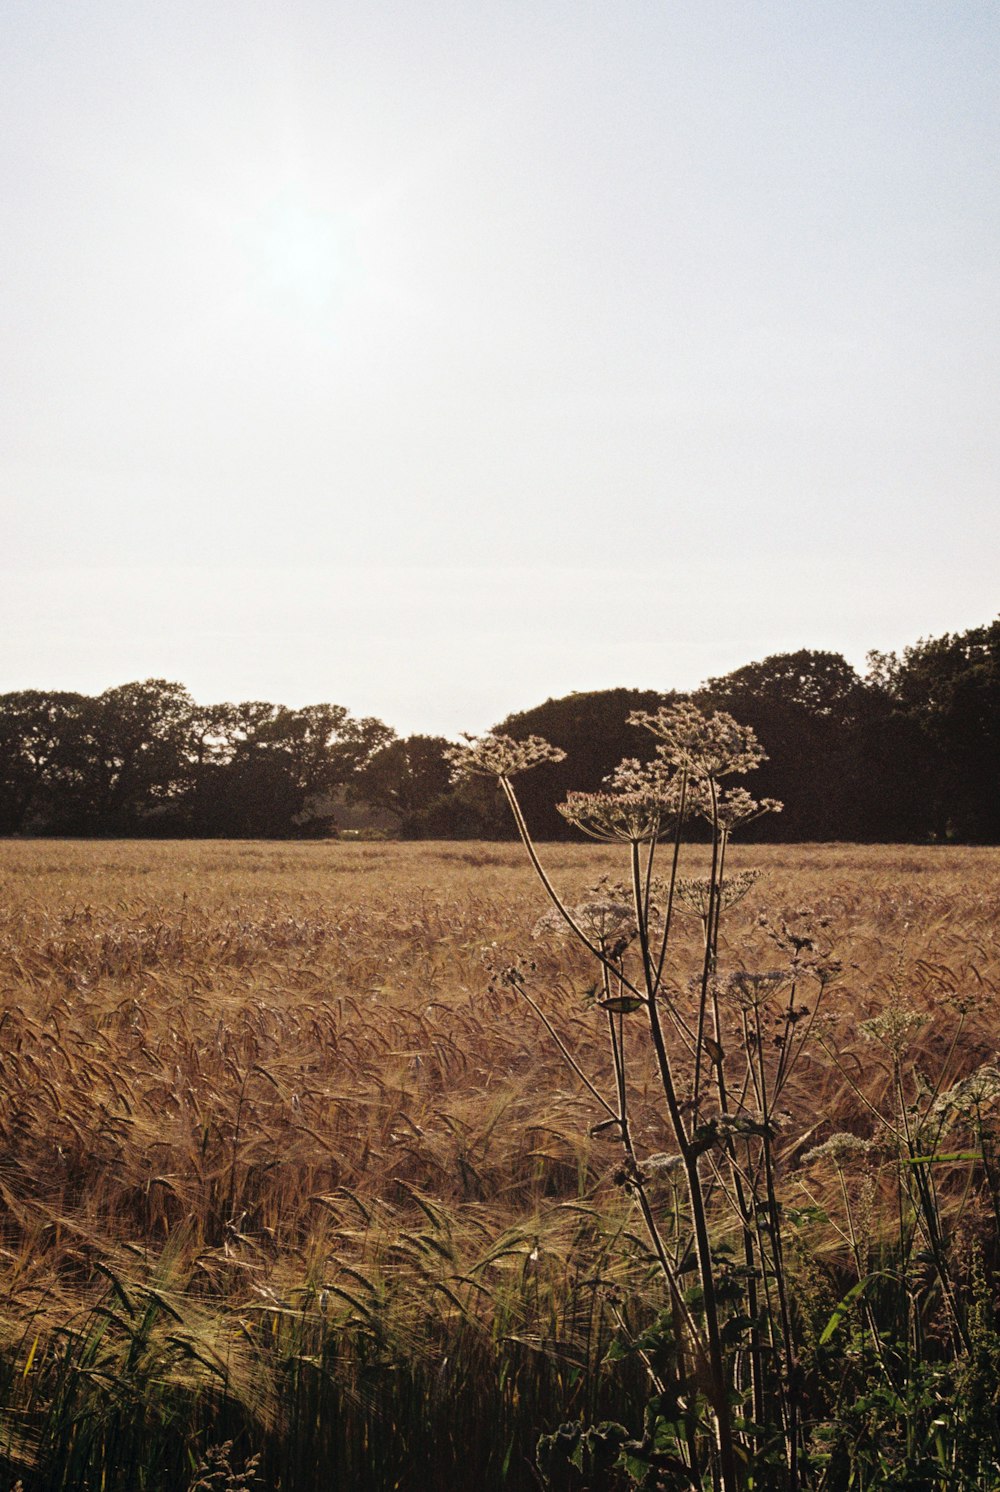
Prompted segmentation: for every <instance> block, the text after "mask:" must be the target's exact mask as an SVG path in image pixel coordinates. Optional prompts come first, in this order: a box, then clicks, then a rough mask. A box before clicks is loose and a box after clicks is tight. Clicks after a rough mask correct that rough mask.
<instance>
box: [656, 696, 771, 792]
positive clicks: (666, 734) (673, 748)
mask: <svg viewBox="0 0 1000 1492" xmlns="http://www.w3.org/2000/svg"><path fill="white" fill-rule="evenodd" d="M628 723H629V725H644V726H645V727H646V729H647V730H651V731H652V732H653V734H654V736H658V737H659V739H660V741H661V742H662V743H663V744H662V745H660V746H658V747H657V752H658V754H659V756H660V759H661V760H662V761H663V762H665V763H666V764H667V765H668V766H671V767H680V768H684V769H686V770H687V772H688V773H689V774H690V775H691V776H692V777H724V776H726V775H727V774H728V773H730V772H750V771H752V770H753V768H754V767H758V766H760V763H761V762H762V761H765V760H766V753H765V752H764V750H763V748H762V747H761V745H760V742H759V741H758V740H757V737H756V735H755V734H754V732H753V731H752V730H751V728H750V726H749V725H738V724H737V722H736V721H735V720H734V719H733V717H732V715H728V714H726V713H725V711H723V710H717V711H716V712H715V714H714V715H710V716H709V715H704V714H703V713H702V712H701V710H699V709H698V707H697V705H693V704H690V703H684V704H678V705H664V706H661V708H660V709H659V710H657V711H656V713H655V714H650V713H649V712H648V711H647V710H633V711H632V713H631V714H630V715H629V717H628Z"/></svg>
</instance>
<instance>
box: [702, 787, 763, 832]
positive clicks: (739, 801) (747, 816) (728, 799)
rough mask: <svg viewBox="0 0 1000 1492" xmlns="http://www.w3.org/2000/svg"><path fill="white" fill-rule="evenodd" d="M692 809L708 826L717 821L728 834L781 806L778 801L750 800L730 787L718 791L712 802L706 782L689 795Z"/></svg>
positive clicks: (744, 793) (740, 790)
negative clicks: (706, 821)
mask: <svg viewBox="0 0 1000 1492" xmlns="http://www.w3.org/2000/svg"><path fill="white" fill-rule="evenodd" d="M690 800H691V807H692V808H693V809H694V811H695V812H696V813H700V814H701V816H702V818H705V819H707V820H708V822H709V823H710V824H711V823H713V822H715V820H716V819H717V820H718V823H719V827H720V828H721V829H725V830H726V831H727V833H732V831H733V830H734V829H735V828H736V827H737V825H739V824H747V823H749V822H750V820H751V819H756V818H760V816H761V814H764V813H780V812H781V810H782V808H783V807H784V804H782V803H779V801H778V799H777V798H761V800H760V802H758V801H757V799H756V798H751V796H750V794H749V793H748V792H747V790H746V788H745V787H732V788H728V789H724V790H722V791H717V792H716V795H715V803H714V804H713V802H712V792H711V789H710V787H709V785H708V783H707V782H696V783H695V784H694V785H693V787H692V789H691V794H690Z"/></svg>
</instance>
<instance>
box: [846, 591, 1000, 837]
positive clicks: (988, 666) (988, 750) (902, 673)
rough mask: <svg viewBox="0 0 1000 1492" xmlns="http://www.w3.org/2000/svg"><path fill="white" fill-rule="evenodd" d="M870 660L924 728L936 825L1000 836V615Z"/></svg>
mask: <svg viewBox="0 0 1000 1492" xmlns="http://www.w3.org/2000/svg"><path fill="white" fill-rule="evenodd" d="M870 662H871V666H872V672H873V676H874V677H875V678H877V679H878V681H879V684H880V686H881V687H882V689H883V690H884V691H885V693H886V694H887V695H888V696H889V698H890V700H891V702H892V707H893V711H894V714H895V716H896V718H897V720H899V721H900V722H902V723H903V724H904V725H908V726H910V727H911V728H915V729H916V731H917V732H919V735H920V738H921V741H922V744H923V748H924V749H923V753H922V754H921V757H920V766H921V773H922V787H923V790H924V795H925V799H926V802H927V815H928V819H929V821H930V822H929V827H931V828H932V830H933V832H934V833H936V834H937V835H939V836H942V837H945V836H953V837H957V838H961V839H972V840H980V841H984V842H986V843H991V844H992V843H997V842H998V841H1000V618H997V620H996V621H994V622H992V623H990V624H989V625H988V626H984V627H973V628H972V629H971V630H969V631H968V632H961V633H945V634H944V636H943V637H937V638H927V639H925V640H923V641H921V642H918V643H916V644H915V645H914V646H913V647H909V648H906V649H904V651H903V653H902V656H899V655H897V654H895V653H873V654H871V656H870Z"/></svg>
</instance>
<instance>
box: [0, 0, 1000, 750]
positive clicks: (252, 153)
mask: <svg viewBox="0 0 1000 1492" xmlns="http://www.w3.org/2000/svg"><path fill="white" fill-rule="evenodd" d="M0 66H2V73H0V77H2V80H3V86H2V88H0V202H2V203H3V229H2V232H0V359H2V373H3V381H2V387H3V390H4V393H3V397H2V399H0V518H2V526H0V692H2V691H7V690H14V689H24V688H45V689H74V690H80V691H83V692H86V693H95V692H99V691H100V690H102V689H105V688H108V687H110V686H112V685H115V684H120V683H124V682H126V681H128V680H132V679H141V678H148V677H157V678H167V679H171V680H176V681H177V682H180V683H183V684H185V685H186V686H187V687H188V688H189V689H190V690H191V692H192V694H193V695H194V696H195V698H196V699H197V700H199V702H201V703H211V702H218V701H222V700H239V699H251V698H253V699H266V700H271V701H274V702H281V703H285V704H289V705H303V704H308V703H314V702H318V701H331V702H334V703H337V704H343V705H346V706H347V707H348V708H349V709H350V710H351V711H352V712H353V713H355V714H358V715H377V716H379V717H380V718H381V719H383V720H385V721H386V722H387V723H388V724H389V725H391V726H392V727H393V728H395V729H396V730H398V731H399V732H400V733H403V734H405V733H409V732H412V731H421V732H427V733H441V734H445V735H454V734H456V733H457V732H459V731H461V730H473V731H478V730H482V729H486V728H488V727H489V726H490V725H492V724H494V723H495V722H496V721H498V720H499V719H501V718H502V717H503V716H505V715H507V714H508V713H510V712H511V711H514V710H519V709H526V708H530V707H531V706H533V705H535V704H538V703H540V702H541V701H542V700H544V699H546V698H548V697H550V696H551V697H558V696H560V695H563V694H566V693H569V692H570V691H571V690H574V689H579V690H586V689H599V688H611V687H616V686H622V685H625V686H633V687H639V688H647V689H671V688H680V689H684V688H693V687H695V686H696V685H697V684H698V683H700V682H701V681H702V680H703V679H705V678H707V677H709V676H712V675H719V674H723V673H725V672H727V671H728V670H730V669H733V668H737V667H739V666H741V665H742V664H745V663H749V662H751V661H755V660H758V659H761V658H763V657H765V656H768V655H770V654H773V653H776V652H782V651H792V650H797V649H799V648H804V647H805V648H817V649H829V650H832V651H836V652H842V653H844V654H845V656H846V657H848V658H849V659H850V661H851V662H852V663H854V664H855V665H856V666H858V667H859V668H863V666H864V658H865V654H866V653H867V651H868V650H869V649H880V650H889V649H901V648H903V647H905V646H906V645H908V644H911V643H914V642H916V641H917V640H918V639H919V638H921V637H927V636H936V635H940V634H941V633H943V632H946V631H951V632H957V631H964V630H965V629H967V628H969V627H974V626H978V625H981V624H983V623H986V622H989V621H991V620H992V619H993V618H994V617H995V616H996V615H997V613H998V611H1000V585H998V576H1000V563H998V561H1000V503H998V501H997V494H998V477H1000V418H998V412H1000V398H998V395H1000V335H998V332H1000V326H998V320H1000V318H998V308H1000V274H998V264H1000V255H998V247H1000V243H998V240H1000V234H998V218H1000V213H998V208H1000V172H998V170H997V163H998V161H1000V89H998V88H997V86H996V79H997V77H998V75H1000V9H998V8H997V6H996V4H995V0H948V3H947V4H945V3H942V0H814V3H810V4H808V5H803V4H802V3H801V0H603V3H596V0H422V3H421V4H419V5H418V4H414V3H413V0H376V3H371V4H364V5H363V4H358V3H351V4H348V3H346V0H280V3H279V0H241V3H240V4H239V5H235V4H233V3H232V0H229V3H225V4H224V3H222V0H171V3H170V4H167V5H156V6H153V5H137V4H135V0H6V3H5V4H4V7H3V11H2V15H0Z"/></svg>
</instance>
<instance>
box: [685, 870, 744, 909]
mask: <svg viewBox="0 0 1000 1492" xmlns="http://www.w3.org/2000/svg"><path fill="white" fill-rule="evenodd" d="M760 877H761V872H760V871H759V870H740V871H737V873H736V875H733V876H727V877H726V879H725V880H724V881H723V882H722V885H721V887H720V888H719V893H718V895H719V904H720V905H721V907H722V910H723V911H726V909H727V908H729V907H734V906H735V905H736V903H737V902H740V901H742V900H743V898H744V896H746V894H747V892H748V891H750V890H751V888H752V887H753V886H755V885H756V883H757V882H758V881H759V880H760ZM711 885H712V883H711V880H710V878H709V877H708V876H682V877H680V879H679V880H678V881H677V884H676V886H675V887H674V905H675V906H676V908H677V910H678V911H679V912H686V913H687V914H688V915H689V916H694V917H707V916H708V910H709V908H708V903H709V895H710V891H711Z"/></svg>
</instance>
